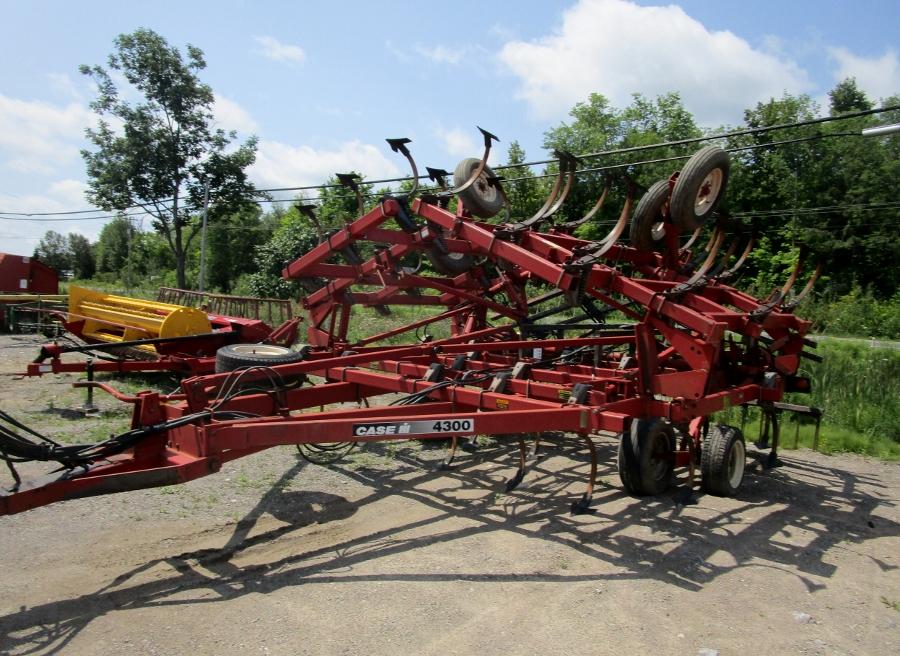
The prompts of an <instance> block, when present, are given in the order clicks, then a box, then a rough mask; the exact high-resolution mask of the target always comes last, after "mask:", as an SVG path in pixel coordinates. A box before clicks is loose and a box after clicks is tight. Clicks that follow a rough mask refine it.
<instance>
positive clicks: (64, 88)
mask: <svg viewBox="0 0 900 656" xmlns="http://www.w3.org/2000/svg"><path fill="white" fill-rule="evenodd" d="M47 81H48V82H49V84H50V88H51V89H53V90H54V91H56V92H57V93H58V94H59V95H61V96H64V97H66V98H68V99H69V100H75V101H77V102H82V101H84V94H83V93H82V90H81V89H79V88H78V86H76V84H75V82H74V81H73V80H72V78H71V77H69V76H68V75H66V74H65V73H47Z"/></svg>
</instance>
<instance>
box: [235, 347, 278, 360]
mask: <svg viewBox="0 0 900 656" xmlns="http://www.w3.org/2000/svg"><path fill="white" fill-rule="evenodd" d="M231 350H232V352H234V354H235V355H255V356H262V357H264V358H265V357H273V358H274V357H278V356H281V355H287V354H288V353H290V352H291V350H290V349H287V348H284V347H283V346H272V345H271V344H235V345H234V346H232V347H231Z"/></svg>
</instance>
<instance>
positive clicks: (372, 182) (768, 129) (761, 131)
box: [0, 105, 900, 220]
mask: <svg viewBox="0 0 900 656" xmlns="http://www.w3.org/2000/svg"><path fill="white" fill-rule="evenodd" d="M895 110H900V105H891V106H888V107H881V108H877V109H868V110H863V111H859V112H852V113H849V114H842V115H841V116H824V117H820V118H815V119H807V120H805V121H795V122H792V123H781V124H778V125H769V126H761V127H757V128H745V129H743V130H733V131H731V132H723V133H720V134H710V135H704V136H701V137H692V138H690V139H678V140H675V141H665V142H660V143H655V144H645V145H642V146H631V147H628V148H616V149H611V150H604V151H599V152H595V153H584V154H581V155H576V157H578V158H580V159H593V158H597V157H605V156H610V155H618V154H622V153H634V152H641V151H645V150H652V149H654V148H666V147H672V146H684V145H689V144H694V143H701V142H703V141H715V140H718V139H727V138H730V137H739V136H746V135H751V134H764V133H767V132H773V131H778V130H787V129H790V128H798V127H805V126H809V125H819V124H823V123H829V122H835V121H846V120H850V119H854V118H859V117H862V116H870V115H874V114H881V113H885V112H890V111H895ZM845 134H847V135H851V134H852V135H853V136H857V135H856V133H845ZM825 136H827V135H818V136H813V137H807V138H805V139H806V140H812V139H816V138H824V137H825ZM786 143H790V142H786ZM770 145H774V143H771V144H756V145H753V146H747V147H746V148H760V147H766V146H770ZM673 159H687V157H678V158H663V159H659V160H649V163H655V162H665V161H673ZM555 161H556V160H555V159H549V160H536V161H533V162H522V163H521V164H504V165H501V166H495V167H492V168H493V169H494V170H495V171H500V170H505V169H509V168H518V167H531V166H540V165H544V164H551V163H553V162H555ZM637 164H639V163H632V164H619V165H614V166H613V167H598V168H594V169H583V170H582V171H580V172H579V173H588V172H596V171H602V170H607V169H608V168H622V167H625V166H629V165H631V166H635V165H637ZM541 177H546V176H541ZM535 178H537V176H535ZM418 179H419V180H426V179H428V176H427V175H420V176H419V177H418ZM411 180H412V177H411V176H406V177H399V178H384V179H381V180H369V181H366V182H365V184H367V185H377V184H389V183H395V182H409V181H411ZM340 187H342V185H340V184H327V183H323V184H318V185H306V186H297V187H273V188H270V189H257V190H256V191H255V192H254V193H255V194H266V193H275V192H285V191H311V190H314V189H329V188H332V189H334V188H340ZM175 199H176V198H175V197H172V198H166V199H162V200H159V201H158V202H160V203H171V202H173V201H174V200H175ZM310 200H311V199H310ZM257 202H273V201H267V200H266V199H259V200H258V201H257ZM275 202H277V201H275ZM138 207H142V206H141V205H130V206H128V207H126V208H124V209H125V210H129V209H135V208H138ZM184 209H185V210H193V209H198V207H193V206H187V207H185V208H184ZM102 211H103V210H101V209H93V210H72V211H68V212H7V211H2V210H0V215H2V216H0V219H3V220H11V218H10V217H49V216H70V215H72V214H91V213H95V212H102ZM146 213H148V214H149V212H146ZM111 216H112V217H115V216H118V215H107V216H104V217H92V218H91V219H90V220H94V219H100V218H111ZM31 220H36V219H31ZM56 220H62V219H56Z"/></svg>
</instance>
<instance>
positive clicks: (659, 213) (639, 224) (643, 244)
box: [628, 180, 669, 251]
mask: <svg viewBox="0 0 900 656" xmlns="http://www.w3.org/2000/svg"><path fill="white" fill-rule="evenodd" d="M668 198H669V181H668V180H660V181H659V182H656V183H654V184H653V185H652V186H651V187H650V189H648V190H647V193H646V194H644V195H643V196H641V200H640V201H638V205H637V208H636V209H635V211H634V215H633V216H632V217H631V227H630V228H629V232H628V238H629V239H630V240H631V245H632V246H634V247H635V248H636V249H638V250H639V251H662V250H665V247H666V224H665V222H664V221H665V217H664V216H663V208H664V207H665V204H666V200H668Z"/></svg>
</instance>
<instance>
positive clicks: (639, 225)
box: [629, 146, 730, 251]
mask: <svg viewBox="0 0 900 656" xmlns="http://www.w3.org/2000/svg"><path fill="white" fill-rule="evenodd" d="M729 171H730V159H729V157H728V153H727V152H726V151H724V150H723V149H721V148H719V147H718V146H707V147H706V148H703V149H702V150H699V151H697V152H696V153H695V154H694V155H693V156H692V157H691V158H690V159H689V160H688V161H687V163H686V164H685V165H684V168H683V169H681V171H680V172H679V173H678V176H677V177H674V176H673V177H674V181H673V180H670V179H668V178H666V179H663V180H659V181H658V182H655V183H654V184H653V185H651V186H650V188H649V189H648V190H647V193H646V194H644V195H643V196H642V197H641V200H640V202H639V203H638V206H637V208H636V209H635V211H634V216H633V218H632V220H631V229H630V233H629V237H630V239H631V245H632V246H634V247H635V248H637V249H638V250H641V251H662V250H665V248H666V232H667V230H669V229H671V228H675V229H677V230H678V231H679V232H689V231H693V230H696V229H698V228H700V227H701V226H702V225H704V224H705V223H706V221H707V219H708V218H709V217H710V216H712V215H713V213H714V212H715V210H716V207H718V205H719V201H720V200H721V199H722V197H723V196H724V195H725V188H726V186H727V184H728V173H729ZM670 189H671V194H670V193H669V192H670Z"/></svg>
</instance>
